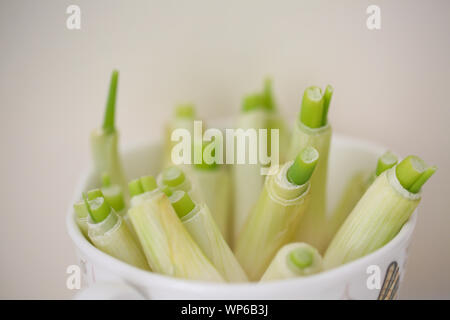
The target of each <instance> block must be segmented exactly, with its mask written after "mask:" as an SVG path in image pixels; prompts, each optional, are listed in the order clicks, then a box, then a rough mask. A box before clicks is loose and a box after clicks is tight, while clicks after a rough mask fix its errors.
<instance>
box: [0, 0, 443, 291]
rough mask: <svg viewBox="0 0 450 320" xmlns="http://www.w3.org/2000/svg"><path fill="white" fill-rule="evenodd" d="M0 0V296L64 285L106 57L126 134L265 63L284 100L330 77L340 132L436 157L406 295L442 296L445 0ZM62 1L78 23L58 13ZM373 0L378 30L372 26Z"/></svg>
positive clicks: (227, 106) (245, 82)
mask: <svg viewBox="0 0 450 320" xmlns="http://www.w3.org/2000/svg"><path fill="white" fill-rule="evenodd" d="M0 3H1V4H0V110H1V112H0V121H1V122H0V141H1V148H2V154H1V156H0V170H1V172H0V179H1V183H0V186H1V190H0V196H1V202H0V203H1V208H0V209H1V210H0V214H1V222H0V259H1V260H0V297H1V298H70V297H72V296H73V293H74V292H71V291H69V290H67V289H66V287H65V280H66V273H65V271H66V267H67V266H68V265H69V264H72V263H75V257H74V253H73V248H72V245H71V242H70V240H69V238H68V236H67V235H66V231H65V225H64V217H65V214H66V209H67V208H68V206H69V205H70V203H69V202H70V200H71V197H72V192H73V189H74V185H75V183H76V182H77V179H78V178H79V175H80V173H81V172H82V171H83V170H84V169H85V168H86V167H87V166H88V164H89V160H90V158H89V157H90V154H89V145H88V134H89V132H90V130H91V129H92V128H94V127H96V126H98V125H99V123H100V122H101V117H102V111H103V107H104V104H105V99H106V90H107V83H108V81H109V75H110V71H111V69H112V68H114V67H117V68H119V69H120V71H121V79H120V89H119V97H118V114H117V116H118V126H119V128H120V131H121V142H122V146H123V145H127V144H131V143H137V142H144V141H149V140H155V139H159V138H160V137H161V129H162V125H163V121H164V119H166V118H167V117H168V116H169V114H170V112H171V107H172V106H173V104H174V103H176V102H178V101H185V100H189V101H193V102H195V103H196V104H197V105H198V109H199V113H200V114H201V115H202V116H204V117H206V118H208V117H220V116H225V115H231V114H236V112H237V110H238V107H239V104H240V99H241V96H242V94H243V93H244V92H248V91H252V90H257V89H258V88H259V87H260V86H261V81H262V77H263V76H264V75H266V74H271V75H273V77H274V79H275V86H276V92H277V98H278V101H279V105H280V108H281V109H282V111H283V113H285V114H288V115H294V114H296V112H297V110H298V108H299V104H300V98H301V95H302V91H303V90H304V88H305V87H306V86H308V85H311V84H318V85H321V86H325V85H326V84H328V83H331V84H333V85H334V87H335V96H334V97H333V103H332V106H331V110H330V119H331V121H332V123H333V126H334V129H335V130H336V131H337V132H341V133H345V134H349V135H353V136H358V137H361V138H365V139H369V140H373V141H376V142H378V143H380V144H384V145H386V146H388V147H389V148H391V149H392V150H393V151H395V152H397V153H399V154H400V155H403V156H404V155H407V154H410V153H415V154H419V155H421V156H423V157H424V158H425V160H426V161H428V162H430V163H433V164H436V165H438V166H439V171H438V172H437V174H436V176H435V177H433V178H432V180H430V182H429V183H428V185H427V186H426V188H425V192H424V199H423V201H422V203H421V205H420V211H421V212H420V213H421V215H420V219H419V224H418V227H417V230H416V234H415V240H414V243H413V247H412V251H411V255H410V262H409V265H408V273H407V276H406V281H405V283H404V286H403V288H402V292H401V295H402V297H403V298H450V275H449V272H450V252H449V250H450V249H449V248H450V236H449V234H450V212H449V206H450V201H449V199H450V196H449V191H450V190H449V187H448V186H449V181H450V170H449V166H450V153H449V147H450V139H449V134H450V129H449V121H450V107H449V104H448V100H449V93H448V92H449V77H450V63H449V57H450V40H449V30H450V2H449V1H380V0H374V1H301V0H295V1H256V0H255V1H234V0H233V1H230V0H227V1H208V0H204V1H121V2H118V1H77V0H73V1H61V0H59V1H31V0H30V1H4V0H2V1H1V2H0ZM69 4H78V5H79V6H80V7H81V12H82V29H81V30H80V31H69V30H67V29H66V24H65V21H66V18H67V15H66V13H65V10H66V8H67V6H68V5H69ZM369 4H377V5H379V6H380V7H381V14H382V29H381V30H379V31H369V30H368V29H367V28H366V22H365V21H366V18H367V15H366V13H365V11H366V8H367V6H368V5H369Z"/></svg>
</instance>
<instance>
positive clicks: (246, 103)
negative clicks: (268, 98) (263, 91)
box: [242, 93, 265, 112]
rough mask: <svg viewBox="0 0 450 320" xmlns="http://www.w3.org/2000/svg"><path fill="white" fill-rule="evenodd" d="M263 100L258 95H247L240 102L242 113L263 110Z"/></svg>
mask: <svg viewBox="0 0 450 320" xmlns="http://www.w3.org/2000/svg"><path fill="white" fill-rule="evenodd" d="M264 108H265V99H264V97H263V96H262V95H260V94H258V93H254V94H249V95H247V96H245V97H244V99H243V100H242V112H250V111H253V110H258V109H264Z"/></svg>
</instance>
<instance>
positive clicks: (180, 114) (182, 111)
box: [175, 103, 195, 119]
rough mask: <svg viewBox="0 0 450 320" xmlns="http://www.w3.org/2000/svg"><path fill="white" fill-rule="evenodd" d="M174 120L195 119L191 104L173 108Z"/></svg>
mask: <svg viewBox="0 0 450 320" xmlns="http://www.w3.org/2000/svg"><path fill="white" fill-rule="evenodd" d="M175 117H176V118H186V119H193V118H194V117H195V107H194V105H193V104H190V103H187V104H180V105H178V106H176V107H175Z"/></svg>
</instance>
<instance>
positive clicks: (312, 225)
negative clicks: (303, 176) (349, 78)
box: [288, 86, 333, 252]
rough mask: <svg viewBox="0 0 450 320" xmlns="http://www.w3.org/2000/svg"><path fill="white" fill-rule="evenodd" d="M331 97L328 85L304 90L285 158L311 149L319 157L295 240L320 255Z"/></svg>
mask: <svg viewBox="0 0 450 320" xmlns="http://www.w3.org/2000/svg"><path fill="white" fill-rule="evenodd" d="M332 95H333V88H332V87H331V86H327V87H326V89H325V92H324V93H322V90H321V89H320V88H318V87H315V86H312V87H309V88H307V89H306V90H305V92H304V95H303V100H302V106H301V110H300V114H299V117H298V119H297V122H296V124H295V126H294V129H293V132H292V137H291V144H290V148H289V152H288V157H294V156H295V155H296V154H297V153H298V152H299V151H300V150H302V149H304V148H305V147H308V146H312V147H314V148H315V149H317V151H318V152H319V154H320V160H319V162H318V163H317V168H316V170H315V171H314V173H313V175H312V177H311V188H312V195H311V204H310V206H309V209H308V210H307V212H306V213H305V217H304V218H303V221H302V224H301V225H300V228H299V230H298V231H297V235H296V241H299V242H305V243H308V244H310V245H312V246H314V247H315V248H317V250H319V252H323V251H324V250H325V248H326V243H325V242H326V236H325V234H326V230H327V228H326V225H327V219H328V217H327V215H326V184H327V175H328V173H327V171H328V154H329V150H330V141H331V126H330V124H329V121H328V110H329V106H330V101H331V97H332Z"/></svg>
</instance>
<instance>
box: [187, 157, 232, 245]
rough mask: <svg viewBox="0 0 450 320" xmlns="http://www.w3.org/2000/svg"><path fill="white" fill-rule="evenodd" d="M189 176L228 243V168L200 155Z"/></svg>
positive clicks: (229, 209)
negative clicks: (206, 159) (209, 162)
mask: <svg viewBox="0 0 450 320" xmlns="http://www.w3.org/2000/svg"><path fill="white" fill-rule="evenodd" d="M191 177H192V180H193V181H194V184H195V185H196V186H198V190H199V195H200V198H201V199H203V200H204V202H205V203H206V205H207V206H208V208H210V209H211V214H212V215H213V218H214V220H215V221H216V223H217V226H218V227H219V230H220V231H221V233H222V235H223V237H224V238H225V240H226V241H227V242H228V243H230V242H229V241H230V222H231V219H230V218H231V203H230V197H231V181H230V177H229V174H228V170H227V169H226V168H225V167H224V166H222V165H218V164H217V163H215V162H214V163H211V164H208V163H206V162H205V161H204V159H203V157H202V162H201V163H200V164H195V165H194V166H193V168H192V172H191Z"/></svg>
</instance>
